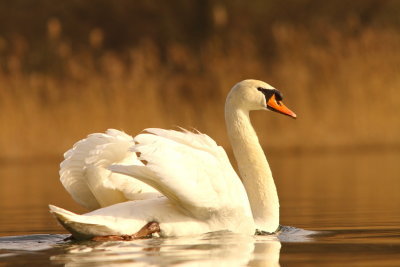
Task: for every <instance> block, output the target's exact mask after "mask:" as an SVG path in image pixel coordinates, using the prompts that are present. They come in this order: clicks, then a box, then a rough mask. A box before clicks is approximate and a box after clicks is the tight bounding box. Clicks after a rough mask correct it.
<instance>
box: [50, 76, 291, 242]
mask: <svg viewBox="0 0 400 267" xmlns="http://www.w3.org/2000/svg"><path fill="white" fill-rule="evenodd" d="M280 100H281V96H280V93H279V92H278V91H277V90H275V89H274V88H273V87H271V86H270V85H268V84H266V83H264V82H261V81H256V80H245V81H242V82H240V83H238V84H237V85H235V86H234V87H233V88H232V90H231V92H230V93H229V95H228V97H227V101H226V104H225V119H226V124H227V129H228V135H229V137H230V140H231V143H232V147H233V151H234V154H235V157H236V159H237V161H238V166H239V170H240V174H241V175H242V179H243V183H244V186H245V188H244V187H243V184H242V183H241V181H240V179H239V177H238V175H237V174H236V173H235V171H234V169H233V168H232V166H231V164H230V162H229V159H228V157H227V155H226V152H225V151H224V150H223V148H222V147H220V146H218V145H217V144H216V143H215V142H214V141H213V140H212V139H211V138H210V137H208V136H207V135H204V134H200V133H197V134H196V133H192V132H188V131H182V132H178V131H171V130H169V131H168V130H162V129H147V130H145V131H146V132H144V133H142V134H139V135H137V136H136V137H134V138H133V139H132V138H131V137H130V136H128V135H126V134H124V133H122V132H119V131H117V130H109V131H107V133H106V134H95V135H91V136H89V137H88V138H87V139H84V140H82V141H80V142H78V143H77V144H76V145H75V146H74V148H73V149H72V150H70V151H69V152H67V153H66V154H65V158H66V159H65V160H64V162H63V163H62V164H61V170H60V174H61V181H62V183H63V184H64V186H65V187H66V189H67V191H68V192H70V194H71V195H72V196H73V198H74V199H75V200H76V201H77V202H78V203H80V204H82V205H83V206H85V207H87V208H89V209H92V210H93V209H97V208H100V207H101V208H100V209H97V210H94V211H92V212H89V213H87V214H84V215H77V214H74V213H71V212H69V211H66V210H63V209H60V208H57V207H54V206H50V208H51V211H52V212H53V213H54V214H55V216H56V217H57V219H58V220H59V221H60V223H61V224H62V225H63V226H64V227H65V228H66V229H67V230H69V231H70V232H71V233H72V234H73V236H74V237H75V238H78V239H85V238H90V237H93V236H102V235H123V234H132V233H135V232H137V231H138V230H139V229H140V228H141V227H142V226H143V225H145V224H146V223H148V222H150V221H155V222H158V223H159V225H160V229H161V232H160V234H161V235H163V236H182V235H193V234H202V233H206V232H211V231H218V230H230V231H233V232H238V233H244V234H253V233H254V232H255V230H256V229H259V230H261V231H267V232H274V231H275V230H276V229H277V228H278V227H279V201H278V195H277V192H276V188H275V184H274V181H273V178H272V174H271V171H270V168H269V165H268V162H267V160H266V157H265V155H264V153H263V150H262V148H261V146H260V144H259V142H258V138H257V135H256V133H255V131H254V129H253V127H252V126H251V123H250V118H249V111H251V110H257V109H267V108H268V109H272V110H274V111H278V112H281V113H284V114H286V115H289V116H292V117H295V116H296V115H295V114H294V113H293V112H291V111H290V110H289V109H287V108H286V107H285V106H284V105H283V104H282V103H281V102H280ZM135 153H136V154H135ZM137 155H138V156H137ZM110 170H111V171H112V172H110ZM122 174H125V175H127V176H124V175H122ZM129 176H131V177H129ZM132 177H133V178H132ZM246 191H247V192H246ZM160 193H161V194H160ZM126 200H131V201H127V202H123V201H126ZM118 202H123V203H119V204H115V203H118ZM250 205H251V206H250Z"/></svg>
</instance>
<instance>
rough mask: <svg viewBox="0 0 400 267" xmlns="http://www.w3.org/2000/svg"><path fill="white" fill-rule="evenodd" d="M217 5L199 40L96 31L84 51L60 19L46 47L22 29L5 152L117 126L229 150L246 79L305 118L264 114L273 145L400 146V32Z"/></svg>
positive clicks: (56, 153)
mask: <svg viewBox="0 0 400 267" xmlns="http://www.w3.org/2000/svg"><path fill="white" fill-rule="evenodd" d="M257 2H258V1H257ZM370 2H371V1H370ZM211 11H212V14H211V15H210V16H211V17H212V21H213V23H214V24H213V25H214V26H213V29H214V30H213V31H212V32H210V33H208V34H207V35H206V36H202V37H201V38H202V41H201V43H200V44H198V45H195V46H193V45H192V44H191V43H190V42H183V41H179V40H175V41H174V40H169V41H168V42H166V43H163V45H162V46H161V47H160V45H159V43H158V41H157V39H156V38H151V37H148V36H139V35H138V36H136V38H135V42H134V43H131V44H129V45H128V46H127V47H124V48H123V49H121V48H118V49H117V48H112V47H111V48H110V47H109V46H107V45H106V44H107V35H106V34H105V32H106V30H105V29H104V28H101V27H93V28H92V29H91V30H90V31H88V32H87V36H86V38H87V41H85V42H86V43H85V45H84V46H80V47H77V46H76V45H74V43H73V42H72V41H71V40H72V39H71V38H70V37H69V36H67V35H64V32H63V29H64V24H63V21H62V19H59V18H57V17H51V16H49V17H48V18H47V20H45V21H44V22H43V23H42V24H43V25H42V26H43V29H45V30H44V38H43V40H42V41H41V43H40V46H39V47H40V49H39V48H37V47H38V46H37V45H36V46H35V44H34V43H31V40H32V39H30V38H28V37H26V36H24V35H23V34H12V35H7V36H8V37H7V36H6V35H3V36H2V37H0V59H1V67H0V125H1V131H0V159H2V160H14V159H30V158H38V157H47V158H48V157H57V158H60V157H61V155H62V153H63V152H64V151H66V150H67V149H69V148H70V147H71V146H72V144H73V143H74V142H76V141H77V140H79V139H81V138H83V137H85V136H86V135H87V134H89V133H93V132H103V131H105V130H106V129H107V128H116V129H121V130H124V131H125V132H127V133H129V134H133V135H134V134H137V133H139V132H140V131H141V130H142V129H144V128H147V127H165V128H174V127H176V126H181V127H185V128H196V129H198V130H199V131H201V132H204V133H207V134H208V135H210V136H211V137H213V138H214V139H215V140H216V141H217V142H218V143H219V144H221V145H223V146H225V147H229V143H228V140H227V136H226V134H225V128H224V116H223V105H224V101H225V96H226V94H227V92H228V91H229V90H230V88H231V87H232V86H233V85H234V84H235V83H236V82H238V81H240V80H242V79H247V78H254V79H261V80H264V81H267V82H269V83H270V84H272V85H273V86H275V87H276V88H278V89H279V90H281V91H282V92H283V94H284V96H285V98H284V102H285V103H286V104H287V106H289V107H290V108H292V110H294V111H295V112H296V113H297V114H298V120H296V121H293V120H291V119H289V118H286V117H283V116H280V115H277V114H272V113H268V114H266V113H265V112H254V114H253V116H252V118H253V121H254V124H255V127H256V129H257V130H258V133H259V136H260V140H261V142H262V143H263V145H265V146H267V147H268V149H269V150H273V151H274V150H275V151H302V150H315V149H318V150H326V149H327V150H329V149H342V148H345V149H347V148H349V149H365V148H366V149H368V148H374V149H376V148H385V149H398V148H399V146H400V139H399V136H400V116H399V107H400V92H399V88H400V75H399V73H400V53H399V49H400V31H399V30H398V28H396V27H395V26H393V25H392V26H382V25H379V24H373V23H369V24H365V23H364V22H363V21H362V20H360V19H359V17H357V16H348V17H346V20H345V21H344V22H343V21H342V22H341V24H340V27H339V26H337V25H332V24H331V23H330V22H329V21H328V22H327V21H324V20H316V21H314V22H315V23H314V24H313V27H312V29H310V27H309V26H307V25H304V24H297V23H293V22H287V21H281V22H274V23H269V24H267V25H265V27H266V28H268V30H267V31H265V32H261V33H260V32H258V31H257V30H252V31H248V28H244V29H241V28H240V27H238V28H229V27H227V26H226V25H225V24H226V23H227V22H226V21H227V20H228V19H229V16H228V15H229V9H223V8H222V9H221V5H218V6H217V7H214V8H212V9H211ZM224 25H225V26H224ZM126 26H127V27H129V25H126ZM266 32H268V34H267V33H266ZM267 35H268V36H267ZM10 36H11V37H10ZM264 48H265V51H264ZM38 57H39V58H40V59H41V60H40V62H41V64H40V65H35V64H32V62H34V60H32V59H35V58H38Z"/></svg>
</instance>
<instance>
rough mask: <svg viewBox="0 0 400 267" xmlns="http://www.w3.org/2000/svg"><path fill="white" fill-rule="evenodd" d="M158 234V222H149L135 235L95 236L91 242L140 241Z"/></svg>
mask: <svg viewBox="0 0 400 267" xmlns="http://www.w3.org/2000/svg"><path fill="white" fill-rule="evenodd" d="M159 232H160V225H159V224H158V222H149V223H147V224H146V225H145V226H143V227H142V228H141V229H140V230H139V231H138V232H137V233H135V234H133V235H105V236H95V237H93V238H92V240H93V241H131V240H135V239H141V238H146V237H150V235H152V234H154V233H159Z"/></svg>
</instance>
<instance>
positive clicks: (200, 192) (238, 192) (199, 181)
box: [110, 129, 251, 219]
mask: <svg viewBox="0 0 400 267" xmlns="http://www.w3.org/2000/svg"><path fill="white" fill-rule="evenodd" d="M146 131H147V132H149V133H143V134H140V135H138V136H136V137H135V138H134V141H135V143H136V144H135V145H134V146H133V147H132V151H134V152H136V153H138V154H140V156H139V160H141V161H143V162H145V166H139V165H125V166H124V165H112V166H111V167H110V169H111V170H112V171H114V172H118V173H123V174H127V175H130V176H132V177H135V178H137V179H139V180H141V181H143V182H145V183H147V184H149V185H150V186H152V187H154V188H156V189H157V190H158V191H160V192H161V193H163V194H164V195H165V196H167V197H168V198H169V199H170V200H171V201H173V202H175V203H176V204H177V206H179V207H181V208H182V209H184V210H185V212H186V213H189V214H191V215H192V216H194V217H197V218H199V219H200V218H201V219H206V218H207V219H208V218H209V217H210V216H213V213H214V212H218V213H219V214H221V210H225V212H227V213H229V212H237V211H238V210H240V211H241V212H244V213H245V214H246V216H251V211H250V205H249V202H248V199H247V195H246V192H245V190H244V187H243V185H242V183H241V181H240V179H239V177H238V176H237V174H236V173H235V171H234V170H233V168H232V166H231V164H230V162H229V159H228V157H227V155H226V153H225V151H224V149H223V148H222V147H220V146H218V145H217V144H216V143H215V142H214V141H213V140H212V139H211V138H210V137H208V136H207V135H204V134H195V133H191V132H188V131H185V132H178V131H172V130H162V129H147V130H146Z"/></svg>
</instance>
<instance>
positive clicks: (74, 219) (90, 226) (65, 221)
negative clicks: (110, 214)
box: [49, 205, 115, 240]
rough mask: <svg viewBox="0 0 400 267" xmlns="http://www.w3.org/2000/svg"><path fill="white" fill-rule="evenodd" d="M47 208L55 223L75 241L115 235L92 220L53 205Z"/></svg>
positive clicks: (106, 227) (104, 226)
mask: <svg viewBox="0 0 400 267" xmlns="http://www.w3.org/2000/svg"><path fill="white" fill-rule="evenodd" d="M49 208H50V212H51V213H52V214H53V215H54V216H55V217H56V219H57V221H58V222H59V223H60V224H61V225H62V226H63V227H64V228H65V229H66V230H67V231H69V232H70V233H71V234H72V236H73V237H74V238H75V239H77V240H87V239H90V238H92V237H94V236H104V235H112V234H115V231H113V230H112V229H110V228H109V227H108V226H106V225H101V224H98V223H96V222H95V220H94V218H93V219H92V218H90V217H88V216H82V215H78V214H75V213H73V212H70V211H68V210H65V209H62V208H59V207H56V206H53V205H49ZM91 219H92V220H91Z"/></svg>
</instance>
